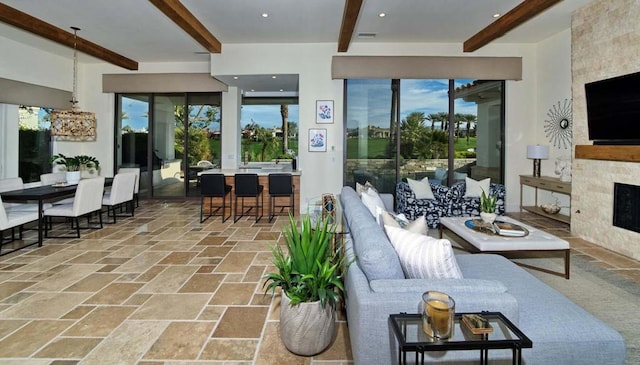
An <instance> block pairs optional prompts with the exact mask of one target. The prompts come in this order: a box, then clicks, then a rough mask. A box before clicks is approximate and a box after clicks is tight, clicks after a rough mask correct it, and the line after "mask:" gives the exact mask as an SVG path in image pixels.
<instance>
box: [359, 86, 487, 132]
mask: <svg viewBox="0 0 640 365" xmlns="http://www.w3.org/2000/svg"><path fill="white" fill-rule="evenodd" d="M472 81H473V80H471V79H459V80H455V82H454V84H455V87H458V86H462V85H465V84H468V83H470V82H472ZM348 85H349V87H348V90H347V99H348V103H349V110H348V111H347V113H348V115H349V118H350V120H348V127H349V128H353V127H356V126H357V124H358V123H359V122H361V121H359V119H360V118H365V119H366V121H363V122H366V123H368V124H369V125H375V126H380V127H388V126H389V119H390V118H389V113H390V110H391V80H384V79H381V80H349V84H348ZM448 89H449V80H444V79H443V80H401V81H400V118H401V119H404V118H406V116H407V115H408V114H409V113H412V112H422V113H424V114H425V116H426V115H429V114H432V113H438V112H445V113H446V112H447V111H448V110H449V96H448ZM454 103H455V104H454V105H455V112H456V113H462V114H474V115H477V112H478V109H477V106H476V104H475V103H467V102H464V101H463V100H461V99H456V100H455V102H454Z"/></svg>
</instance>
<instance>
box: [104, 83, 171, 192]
mask: <svg viewBox="0 0 640 365" xmlns="http://www.w3.org/2000/svg"><path fill="white" fill-rule="evenodd" d="M116 99H117V103H116V105H117V108H116V111H117V112H116V128H115V131H116V138H115V141H116V146H115V147H116V148H115V151H116V156H115V158H116V164H115V166H116V172H117V169H118V168H120V167H139V168H140V191H139V192H138V194H139V195H140V196H148V195H149V192H150V191H151V190H150V189H149V187H150V176H151V173H152V171H153V170H154V169H159V168H160V165H159V164H158V163H157V161H154V162H153V163H151V164H150V163H149V114H150V109H149V106H150V99H151V96H150V95H145V94H128V95H118V97H117V98H116Z"/></svg>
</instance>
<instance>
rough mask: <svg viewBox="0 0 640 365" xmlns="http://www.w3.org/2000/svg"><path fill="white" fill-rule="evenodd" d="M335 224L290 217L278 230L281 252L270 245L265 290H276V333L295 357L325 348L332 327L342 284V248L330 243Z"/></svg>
mask: <svg viewBox="0 0 640 365" xmlns="http://www.w3.org/2000/svg"><path fill="white" fill-rule="evenodd" d="M333 231H334V227H333V226H331V225H329V223H328V221H327V220H322V219H318V220H317V221H316V224H315V227H314V226H312V224H311V218H310V217H309V215H305V216H304V217H303V218H301V219H300V229H298V222H297V221H295V220H294V218H293V217H292V216H289V225H288V227H286V228H285V230H284V231H283V235H284V240H285V244H286V253H285V251H284V250H283V248H282V246H281V245H280V244H278V243H276V244H275V245H273V246H272V248H271V252H272V253H273V265H274V266H275V267H276V269H277V271H275V272H271V273H267V274H265V275H264V276H263V278H264V279H266V281H265V283H264V286H265V287H266V289H265V291H266V292H268V291H271V292H272V294H275V290H276V288H280V289H281V302H280V337H281V339H282V342H283V343H284V345H285V347H286V348H287V349H288V350H289V351H291V352H293V353H296V354H298V355H303V356H311V355H315V354H317V353H320V352H322V351H323V350H324V349H326V348H327V347H328V346H329V344H330V343H331V340H332V339H333V337H334V335H335V331H336V325H335V323H336V306H337V304H338V302H339V301H340V300H341V298H342V294H343V291H344V287H343V284H342V276H341V270H342V268H343V267H344V255H342V248H341V247H335V245H333V244H332V241H333Z"/></svg>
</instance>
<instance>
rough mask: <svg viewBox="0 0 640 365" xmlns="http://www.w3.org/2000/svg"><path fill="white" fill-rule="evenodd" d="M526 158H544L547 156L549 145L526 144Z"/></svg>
mask: <svg viewBox="0 0 640 365" xmlns="http://www.w3.org/2000/svg"><path fill="white" fill-rule="evenodd" d="M527 158H532V159H536V158H537V159H540V160H546V159H548V158H549V146H541V145H539V144H536V145H528V146H527Z"/></svg>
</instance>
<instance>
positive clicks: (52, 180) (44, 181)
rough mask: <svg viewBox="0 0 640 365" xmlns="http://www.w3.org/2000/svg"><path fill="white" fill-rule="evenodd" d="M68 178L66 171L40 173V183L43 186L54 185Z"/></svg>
mask: <svg viewBox="0 0 640 365" xmlns="http://www.w3.org/2000/svg"><path fill="white" fill-rule="evenodd" d="M66 180H67V173H66V172H50V173H47V174H41V175H40V184H41V185H43V186H45V185H53V184H56V183H59V182H63V181H66Z"/></svg>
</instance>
